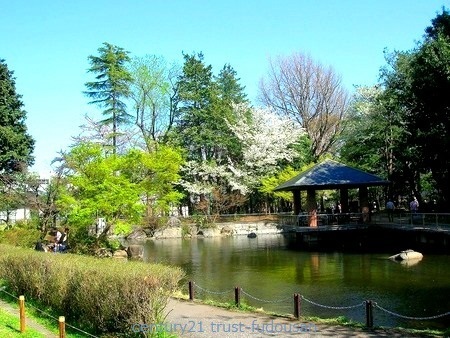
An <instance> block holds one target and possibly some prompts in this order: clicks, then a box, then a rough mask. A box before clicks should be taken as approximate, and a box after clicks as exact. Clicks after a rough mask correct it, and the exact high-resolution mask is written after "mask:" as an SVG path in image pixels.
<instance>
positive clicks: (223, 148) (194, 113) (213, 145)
mask: <svg viewBox="0 0 450 338" xmlns="http://www.w3.org/2000/svg"><path fill="white" fill-rule="evenodd" d="M184 61H185V62H184V65H183V72H182V74H181V76H179V78H178V83H177V85H178V93H177V97H176V101H177V103H178V113H177V115H178V116H179V120H178V121H177V126H176V135H175V139H176V141H177V142H178V144H180V145H181V146H182V147H183V148H184V149H187V151H188V154H187V157H188V160H195V161H198V162H201V161H210V160H216V161H217V163H218V164H220V163H222V161H224V160H226V156H227V155H231V154H236V153H237V152H238V150H239V143H238V140H237V139H236V138H235V136H233V135H232V134H231V133H230V131H229V129H228V127H227V124H226V119H227V120H229V121H233V120H235V118H234V117H233V114H234V112H233V109H232V104H233V103H234V102H235V101H238V102H243V100H245V94H244V93H243V87H241V86H240V85H239V83H238V81H239V79H237V78H236V72H235V71H234V69H233V68H231V67H230V66H229V65H226V66H225V67H224V68H223V69H222V71H221V73H220V74H219V76H218V77H217V78H215V77H214V76H213V71H212V66H211V65H206V64H205V63H204V60H203V54H202V53H199V54H197V55H196V54H192V55H189V54H184ZM234 156H235V155H234Z"/></svg>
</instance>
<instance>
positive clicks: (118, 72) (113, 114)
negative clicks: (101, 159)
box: [85, 42, 132, 154]
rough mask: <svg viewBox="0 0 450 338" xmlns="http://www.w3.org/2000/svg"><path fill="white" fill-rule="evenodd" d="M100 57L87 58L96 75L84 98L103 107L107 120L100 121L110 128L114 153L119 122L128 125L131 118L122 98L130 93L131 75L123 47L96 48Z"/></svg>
mask: <svg viewBox="0 0 450 338" xmlns="http://www.w3.org/2000/svg"><path fill="white" fill-rule="evenodd" d="M98 52H99V54H100V56H93V55H90V56H89V57H88V59H89V62H90V64H91V68H89V72H91V73H95V74H97V75H96V78H95V79H96V81H93V82H86V84H85V85H86V88H87V91H86V92H85V94H86V96H88V97H89V98H91V99H92V101H91V102H90V103H93V104H96V105H98V106H99V107H101V108H104V109H105V110H104V111H103V115H105V116H106V118H105V119H104V120H103V121H101V122H102V123H103V124H105V125H112V134H111V135H110V137H111V138H112V147H113V153H114V154H115V153H116V138H117V133H118V129H117V128H118V126H119V124H120V123H127V122H128V120H129V118H130V115H128V114H127V112H126V104H125V101H124V99H125V98H127V97H128V96H129V94H130V84H131V82H132V77H131V74H130V73H129V72H128V70H127V68H126V64H127V63H128V62H129V61H130V57H129V56H128V52H127V51H125V50H124V49H123V48H121V47H118V46H114V45H111V44H109V43H107V42H105V43H103V46H102V47H100V48H99V49H98Z"/></svg>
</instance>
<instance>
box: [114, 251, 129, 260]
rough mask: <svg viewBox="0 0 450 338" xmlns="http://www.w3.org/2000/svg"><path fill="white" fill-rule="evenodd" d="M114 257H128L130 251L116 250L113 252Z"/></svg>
mask: <svg viewBox="0 0 450 338" xmlns="http://www.w3.org/2000/svg"><path fill="white" fill-rule="evenodd" d="M113 258H128V253H127V252H126V251H125V250H116V251H114V253H113Z"/></svg>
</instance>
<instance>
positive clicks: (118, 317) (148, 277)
mask: <svg viewBox="0 0 450 338" xmlns="http://www.w3.org/2000/svg"><path fill="white" fill-rule="evenodd" d="M0 276H1V278H2V279H3V280H5V281H6V283H7V285H8V287H9V288H10V289H11V291H12V292H14V293H16V294H17V295H18V294H24V295H25V296H26V297H27V298H31V299H34V300H36V301H37V302H38V303H39V304H42V305H43V306H49V307H50V308H51V309H53V310H54V311H56V312H57V313H60V314H64V315H65V316H66V317H67V320H68V321H72V322H75V323H77V324H78V325H81V326H82V327H84V328H85V329H87V330H90V331H91V332H95V333H105V332H122V333H127V332H128V333H130V334H131V332H130V329H131V325H132V324H135V323H142V324H151V323H161V322H162V321H163V320H164V310H165V307H166V305H167V301H168V298H169V296H170V295H171V294H172V293H173V292H174V291H175V290H176V289H177V287H178V282H179V280H180V279H181V278H182V277H183V272H182V270H181V269H179V268H175V267H168V266H164V265H160V264H148V263H143V262H122V261H116V260H112V259H111V260H108V259H99V258H94V257H85V256H77V255H72V254H52V253H42V252H36V251H33V250H27V249H20V248H16V247H11V246H7V245H0Z"/></svg>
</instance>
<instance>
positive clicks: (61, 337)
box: [58, 316, 66, 338]
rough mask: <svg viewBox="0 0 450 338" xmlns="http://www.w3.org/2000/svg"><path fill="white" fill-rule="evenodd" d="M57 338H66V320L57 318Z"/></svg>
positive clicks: (60, 317)
mask: <svg viewBox="0 0 450 338" xmlns="http://www.w3.org/2000/svg"><path fill="white" fill-rule="evenodd" d="M58 321H59V338H66V318H65V317H64V316H59V320H58Z"/></svg>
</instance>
